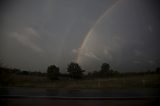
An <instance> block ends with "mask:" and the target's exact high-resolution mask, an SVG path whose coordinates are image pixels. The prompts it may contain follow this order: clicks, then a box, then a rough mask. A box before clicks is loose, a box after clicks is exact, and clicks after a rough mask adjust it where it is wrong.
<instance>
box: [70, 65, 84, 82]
mask: <svg viewBox="0 0 160 106" xmlns="http://www.w3.org/2000/svg"><path fill="white" fill-rule="evenodd" d="M67 71H68V72H69V74H70V76H71V78H73V79H81V78H82V76H83V72H84V70H82V69H81V67H80V66H79V64H78V63H73V62H72V63H70V64H69V65H68V68H67Z"/></svg>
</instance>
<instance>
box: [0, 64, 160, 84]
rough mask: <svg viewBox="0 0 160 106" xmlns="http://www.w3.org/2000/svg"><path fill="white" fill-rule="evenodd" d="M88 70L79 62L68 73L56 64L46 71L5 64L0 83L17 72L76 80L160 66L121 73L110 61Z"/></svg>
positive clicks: (115, 75) (151, 72)
mask: <svg viewBox="0 0 160 106" xmlns="http://www.w3.org/2000/svg"><path fill="white" fill-rule="evenodd" d="M84 72H86V71H85V70H83V69H82V68H81V66H80V65H79V64H78V63H75V62H71V63H70V64H69V65H68V66H67V73H61V72H60V69H59V67H58V66H56V65H49V66H48V68H47V70H46V72H44V73H42V72H38V71H37V72H31V71H26V70H20V69H11V68H6V67H3V66H0V83H3V82H4V80H5V81H9V80H11V79H10V77H9V76H10V75H12V74H16V75H30V76H43V77H47V78H48V79H49V80H51V81H54V80H61V79H74V80H80V79H93V78H110V77H119V76H124V75H127V76H129V75H143V74H154V73H160V68H159V67H157V68H156V69H154V70H153V71H145V72H126V73H120V72H118V71H114V70H113V69H111V67H110V65H109V64H108V63H102V65H101V67H100V70H99V71H93V72H88V73H87V74H84Z"/></svg>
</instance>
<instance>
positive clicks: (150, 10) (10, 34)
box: [0, 0, 160, 72]
mask: <svg viewBox="0 0 160 106" xmlns="http://www.w3.org/2000/svg"><path fill="white" fill-rule="evenodd" d="M2 4H3V5H2ZM159 4H160V3H159V2H158V1H157V0H11V1H9V0H8V2H2V3H1V11H0V16H1V18H0V22H1V25H0V29H1V30H0V34H1V35H0V61H1V63H3V64H4V65H6V66H8V67H13V68H20V69H25V70H32V71H34V70H40V71H43V72H44V71H46V69H47V67H48V66H49V65H51V64H55V65H57V66H59V67H60V69H61V71H66V70H65V69H66V67H67V65H68V64H69V63H70V62H72V61H73V62H78V63H79V64H80V65H81V66H82V68H83V69H85V70H88V71H94V70H99V69H100V66H101V64H102V63H103V62H107V63H109V64H110V65H111V67H112V68H113V69H116V70H118V71H121V72H124V71H144V70H148V69H152V68H155V67H158V66H159V65H160V55H159V54H160V49H159V45H160V42H159V39H160V12H159V9H160V8H159Z"/></svg>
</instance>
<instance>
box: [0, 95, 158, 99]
mask: <svg viewBox="0 0 160 106" xmlns="http://www.w3.org/2000/svg"><path fill="white" fill-rule="evenodd" d="M0 99H53V100H160V96H145V97H59V96H25V95H0Z"/></svg>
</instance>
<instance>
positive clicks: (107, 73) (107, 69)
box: [100, 63, 111, 77]
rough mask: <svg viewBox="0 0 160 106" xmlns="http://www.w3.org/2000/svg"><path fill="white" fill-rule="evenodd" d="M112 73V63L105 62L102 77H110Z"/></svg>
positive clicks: (102, 67) (101, 71) (101, 72)
mask: <svg viewBox="0 0 160 106" xmlns="http://www.w3.org/2000/svg"><path fill="white" fill-rule="evenodd" d="M110 75H111V70H110V65H109V64H108V63H103V64H102V66H101V70H100V76H101V77H106V76H107V77H108V76H110Z"/></svg>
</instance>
